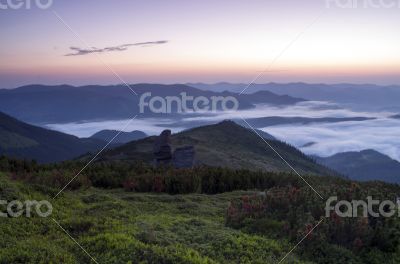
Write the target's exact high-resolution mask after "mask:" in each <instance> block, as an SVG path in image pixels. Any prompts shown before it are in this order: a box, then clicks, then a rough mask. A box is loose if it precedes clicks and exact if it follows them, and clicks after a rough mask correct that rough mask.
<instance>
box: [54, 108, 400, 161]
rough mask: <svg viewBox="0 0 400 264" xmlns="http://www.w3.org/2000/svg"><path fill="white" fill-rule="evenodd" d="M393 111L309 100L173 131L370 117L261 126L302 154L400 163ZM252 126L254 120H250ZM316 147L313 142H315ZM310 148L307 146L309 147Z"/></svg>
mask: <svg viewBox="0 0 400 264" xmlns="http://www.w3.org/2000/svg"><path fill="white" fill-rule="evenodd" d="M394 114H396V113H392V112H359V111H353V110H350V109H347V108H345V107H342V106H340V105H337V104H333V103H329V102H316V101H308V102H301V103H298V104H296V105H291V106H282V107H281V106H279V107H277V106H271V105H258V106H257V107H256V108H254V109H249V110H241V111H234V112H219V113H208V114H207V113H203V114H202V115H201V116H196V117H193V116H185V115H182V118H181V119H180V120H179V121H180V122H181V124H182V126H179V127H173V128H172V131H173V132H174V133H176V132H179V131H182V130H184V129H186V128H187V127H186V126H185V125H184V124H185V122H188V123H190V122H193V121H202V122H209V123H216V122H219V121H222V120H226V119H241V118H244V119H246V120H247V119H251V118H258V117H268V116H281V117H307V118H321V117H337V118H343V117H369V118H375V119H373V120H366V121H347V122H337V123H311V124H287V125H277V126H269V127H265V128H262V129H261V130H263V131H265V132H267V133H269V134H271V135H273V136H274V137H276V138H278V139H280V140H282V141H285V142H288V143H290V144H292V145H294V146H296V147H298V148H300V149H301V150H302V151H303V152H305V153H307V154H310V155H318V156H322V157H326V156H330V155H333V154H336V153H339V152H346V151H360V150H364V149H375V150H377V151H379V152H381V153H384V154H386V155H388V156H390V157H391V158H393V159H396V160H398V161H400V141H399V140H398V137H399V134H400V119H393V118H390V116H392V115H394ZM175 121H177V120H176V119H174V120H171V119H167V118H162V119H161V118H160V119H156V118H151V119H141V118H140V116H138V117H137V118H136V119H135V120H133V121H132V122H131V124H130V125H129V126H128V127H126V128H125V129H124V131H132V130H141V131H143V132H145V133H146V134H148V135H156V134H159V133H160V132H161V131H162V130H163V129H165V128H168V127H169V124H170V123H173V122H175ZM127 122H129V120H113V121H97V122H87V123H68V124H49V125H47V127H49V128H51V129H54V130H58V131H62V132H65V133H68V134H73V135H76V136H79V137H89V136H91V135H92V134H94V133H96V132H98V131H100V130H103V129H113V130H120V129H122V128H124V127H125V126H126V124H127ZM249 123H250V124H251V122H249ZM310 143H312V144H310ZM305 145H306V146H305Z"/></svg>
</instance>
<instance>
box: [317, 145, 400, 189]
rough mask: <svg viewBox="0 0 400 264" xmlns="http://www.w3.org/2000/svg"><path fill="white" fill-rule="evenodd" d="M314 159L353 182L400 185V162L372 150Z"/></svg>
mask: <svg viewBox="0 0 400 264" xmlns="http://www.w3.org/2000/svg"><path fill="white" fill-rule="evenodd" d="M315 159H316V161H317V162H318V163H320V164H322V165H324V166H327V167H330V168H332V169H334V170H336V171H338V172H340V173H342V174H343V175H345V176H348V177H350V178H351V179H353V180H358V181H371V180H380V181H385V182H391V183H400V162H398V161H396V160H393V159H391V158H390V157H388V156H386V155H384V154H382V153H380V152H378V151H375V150H372V149H367V150H363V151H360V152H356V151H354V152H344V153H338V154H335V155H333V156H330V157H326V158H321V157H315Z"/></svg>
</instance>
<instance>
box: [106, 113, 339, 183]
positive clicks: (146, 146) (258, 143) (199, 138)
mask: <svg viewBox="0 0 400 264" xmlns="http://www.w3.org/2000/svg"><path fill="white" fill-rule="evenodd" d="M267 135H268V134H267ZM261 136H263V137H267V136H266V135H265V134H263V135H261ZM155 139H156V137H148V138H145V139H141V140H138V141H133V142H130V143H128V144H125V145H123V146H120V147H117V148H115V149H112V150H108V151H105V152H104V153H103V154H102V155H101V159H103V160H142V161H146V162H151V161H152V160H153V154H152V150H153V145H154V141H155ZM266 141H267V142H268V143H269V144H270V145H271V146H273V147H274V148H275V149H276V150H277V151H278V152H279V153H280V154H281V155H282V157H284V158H285V159H286V160H287V162H289V163H290V164H291V165H292V166H293V167H294V168H296V169H297V170H298V171H299V172H301V173H312V174H319V175H322V174H325V175H326V174H334V173H333V171H331V170H329V169H327V168H325V167H324V166H321V165H318V164H316V163H315V162H314V161H313V160H312V159H310V158H309V157H308V156H306V155H305V154H303V153H302V152H300V151H299V150H297V149H296V148H294V147H292V146H290V145H288V144H286V143H283V142H280V141H277V140H269V139H266ZM185 145H192V146H194V147H195V151H196V163H197V164H205V165H209V166H214V167H229V168H234V169H236V168H247V169H251V170H267V171H285V172H291V169H290V168H289V167H288V166H287V164H285V163H284V162H283V161H282V160H281V159H280V158H279V157H278V155H277V154H276V153H275V152H274V151H273V150H272V149H271V148H270V147H269V146H268V145H267V144H266V143H265V142H263V140H262V139H261V138H260V137H259V136H257V135H256V134H255V133H254V132H253V131H251V130H250V129H247V128H244V127H242V126H240V125H238V124H236V123H234V122H232V121H223V122H221V123H218V124H214V125H209V126H203V127H198V128H193V129H190V130H186V131H183V132H181V133H177V134H174V135H172V146H173V148H177V147H182V146H185Z"/></svg>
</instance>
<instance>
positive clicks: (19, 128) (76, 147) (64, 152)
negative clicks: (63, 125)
mask: <svg viewBox="0 0 400 264" xmlns="http://www.w3.org/2000/svg"><path fill="white" fill-rule="evenodd" d="M103 145H104V141H102V140H98V139H80V138H78V137H75V136H71V135H67V134H64V133H61V132H57V131H53V130H48V129H44V128H41V127H37V126H32V125H29V124H26V123H23V122H21V121H18V120H17V119H14V118H12V117H10V116H8V115H6V114H3V113H1V112H0V155H8V156H13V157H18V158H25V159H35V160H37V161H39V162H57V161H62V160H67V159H72V158H75V157H77V156H79V155H82V154H85V153H87V152H90V151H94V150H96V149H99V148H100V147H102V146H103Z"/></svg>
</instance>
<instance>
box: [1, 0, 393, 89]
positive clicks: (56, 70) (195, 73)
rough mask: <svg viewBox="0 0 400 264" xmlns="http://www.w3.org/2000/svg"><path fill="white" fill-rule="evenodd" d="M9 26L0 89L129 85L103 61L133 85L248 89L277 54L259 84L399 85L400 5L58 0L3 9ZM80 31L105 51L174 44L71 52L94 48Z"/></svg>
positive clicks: (4, 32) (319, 0) (310, 0)
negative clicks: (228, 84) (243, 85)
mask: <svg viewBox="0 0 400 264" xmlns="http://www.w3.org/2000/svg"><path fill="white" fill-rule="evenodd" d="M342 1H343V0H342ZM0 2H1V3H5V2H6V1H5V0H0ZM32 2H34V0H32ZM331 2H333V1H331ZM56 14H58V15H59V17H57V15H56ZM60 18H62V19H63V20H64V21H65V22H66V24H67V25H65V24H64V23H63V22H62V21H61V20H60ZM0 23H1V31H0V32H1V41H0V45H1V49H0V88H14V87H17V86H21V85H25V84H33V83H35V84H63V83H66V84H72V85H83V84H116V83H121V81H120V80H118V79H117V78H116V77H115V76H114V74H113V73H112V72H111V71H110V69H109V68H107V67H106V66H105V65H104V64H103V62H102V61H104V62H105V63H106V64H108V65H110V67H111V68H112V69H113V70H114V71H115V72H116V73H118V74H119V75H120V76H121V77H122V78H123V79H124V81H126V82H129V83H138V82H151V83H185V82H207V83H213V82H219V81H228V82H243V83H249V82H250V81H251V80H252V79H253V78H254V77H255V76H257V75H258V74H259V72H261V71H263V70H265V69H266V68H267V67H268V66H269V65H270V64H271V62H272V61H274V59H276V58H277V57H278V59H277V60H276V61H275V63H274V64H273V65H272V67H271V69H270V72H266V73H265V74H263V75H262V76H261V77H260V78H259V79H258V80H257V82H258V83H264V82H285V83H286V82H298V81H303V82H313V83H315V82H325V83H343V82H351V83H376V84H400V34H399V28H400V8H398V7H393V8H372V7H368V8H362V7H359V8H354V9H350V8H347V9H346V8H340V7H339V6H335V5H334V4H333V3H331V8H327V3H326V1H325V0H301V1H299V0H292V1H290V0H279V1H270V0H263V1H261V0H259V1H253V0H249V1H244V0H241V1H236V0H229V1H215V0H214V1H209V0H202V1H187V0H186V1H184V0H182V1H174V0H171V1H168V0H162V1H161V0H160V1H152V0H143V1H137V0H113V1H110V0H85V1H78V0H69V1H66V0H65V1H60V0H58V1H57V0H54V3H53V5H52V6H51V8H49V9H47V10H42V9H39V8H37V7H35V6H34V5H33V6H32V8H31V9H30V10H25V9H18V10H10V9H8V10H0ZM68 27H70V29H69V28H68ZM71 30H72V31H74V32H76V33H77V34H78V35H79V38H81V39H82V40H83V42H85V43H87V44H89V45H90V47H95V48H97V49H104V48H106V47H117V46H120V45H125V44H134V43H143V42H154V41H167V42H166V43H163V44H153V45H132V46H130V47H128V48H126V50H124V51H105V52H99V53H96V54H94V53H90V54H86V55H81V56H65V55H66V54H69V53H72V52H74V51H72V50H70V47H77V48H81V49H87V47H86V44H85V43H82V41H81V40H80V39H79V38H78V37H77V36H75V35H74V33H72V32H71ZM283 51H284V52H283ZM99 57H100V58H99Z"/></svg>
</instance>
